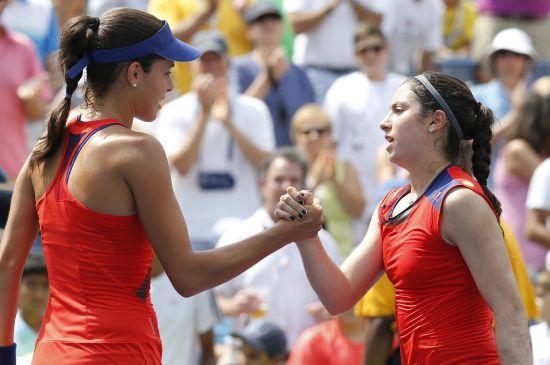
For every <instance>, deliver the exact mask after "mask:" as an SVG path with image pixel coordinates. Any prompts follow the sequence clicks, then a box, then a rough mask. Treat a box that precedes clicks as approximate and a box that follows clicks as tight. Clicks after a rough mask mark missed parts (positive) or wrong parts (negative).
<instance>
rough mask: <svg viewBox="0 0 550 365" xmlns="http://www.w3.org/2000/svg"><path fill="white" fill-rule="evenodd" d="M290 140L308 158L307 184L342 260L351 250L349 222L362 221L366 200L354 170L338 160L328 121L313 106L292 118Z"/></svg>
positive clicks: (324, 115) (350, 226) (317, 107)
mask: <svg viewBox="0 0 550 365" xmlns="http://www.w3.org/2000/svg"><path fill="white" fill-rule="evenodd" d="M291 131H292V140H293V141H294V143H295V144H296V147H297V148H298V149H299V150H301V151H302V152H303V153H304V155H305V156H306V157H307V158H308V160H309V163H310V164H311V168H310V170H309V175H308V177H307V184H308V186H309V187H310V188H311V189H312V190H313V194H314V195H315V196H316V197H318V198H319V199H320V201H321V204H322V205H323V207H324V208H323V216H324V218H325V227H326V229H327V231H328V232H329V233H330V234H331V235H332V236H333V237H334V238H335V239H336V242H337V243H338V249H339V251H340V254H341V255H342V257H347V256H348V255H349V254H350V252H351V250H352V248H353V243H354V241H353V231H352V229H353V227H352V220H353V219H357V218H359V217H361V214H362V213H363V209H365V198H364V197H363V192H362V190H361V182H360V181H359V175H358V174H357V170H356V169H355V167H353V165H352V164H351V163H350V162H347V161H340V160H338V157H337V154H336V148H335V146H334V143H333V142H332V137H331V121H330V118H329V117H328V115H327V114H326V113H325V111H324V110H323V109H322V108H321V107H319V106H318V105H315V104H306V105H304V106H303V107H301V108H300V109H298V111H297V112H296V114H295V115H294V117H293V118H292V126H291Z"/></svg>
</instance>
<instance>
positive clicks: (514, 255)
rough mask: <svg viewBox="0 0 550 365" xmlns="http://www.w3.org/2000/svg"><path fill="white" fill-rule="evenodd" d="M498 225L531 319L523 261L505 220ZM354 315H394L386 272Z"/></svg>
mask: <svg viewBox="0 0 550 365" xmlns="http://www.w3.org/2000/svg"><path fill="white" fill-rule="evenodd" d="M500 225H501V227H502V230H503V231H504V242H505V244H506V249H507V250H508V255H509V257H510V263H511V265H512V271H513V272H514V276H515V278H516V282H517V284H518V289H519V294H520V296H521V300H522V302H523V306H524V308H525V312H526V313H527V319H528V320H529V321H532V320H534V319H536V318H537V317H538V316H539V313H538V310H537V306H536V303H535V293H534V290H533V285H532V284H531V281H530V280H529V276H528V275H527V269H526V268H525V262H524V261H523V258H522V257H521V253H520V249H519V246H518V242H517V240H516V237H515V236H514V233H513V232H512V230H511V229H510V227H509V226H508V224H506V223H505V222H503V221H501V222H500ZM355 315H356V316H359V317H395V288H394V287H393V285H392V283H391V282H390V280H389V279H388V277H387V275H386V274H384V275H383V276H382V277H381V278H380V279H379V280H378V281H377V282H376V284H374V286H373V287H372V288H371V289H370V290H369V291H368V292H367V294H365V296H364V297H363V298H362V299H361V300H360V301H359V303H357V305H356V306H355Z"/></svg>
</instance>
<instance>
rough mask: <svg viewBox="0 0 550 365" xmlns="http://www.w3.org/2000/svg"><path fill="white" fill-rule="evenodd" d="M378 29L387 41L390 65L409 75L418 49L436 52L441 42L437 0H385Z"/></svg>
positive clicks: (440, 11)
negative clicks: (379, 28)
mask: <svg viewBox="0 0 550 365" xmlns="http://www.w3.org/2000/svg"><path fill="white" fill-rule="evenodd" d="M384 5H385V8H384V11H383V18H382V30H383V31H384V34H385V35H386V37H387V38H388V44H389V45H390V50H391V56H390V68H391V70H392V71H394V72H398V73H401V74H404V75H409V74H411V72H412V71H413V66H415V65H418V64H419V62H420V53H421V51H422V50H424V51H428V52H436V51H437V50H438V49H439V48H441V47H442V46H443V13H444V9H443V4H442V1H441V0H386V2H385V4H384Z"/></svg>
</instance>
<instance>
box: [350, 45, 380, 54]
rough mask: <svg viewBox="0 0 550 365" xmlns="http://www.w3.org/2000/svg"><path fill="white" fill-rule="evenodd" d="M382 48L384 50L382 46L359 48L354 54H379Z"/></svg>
mask: <svg viewBox="0 0 550 365" xmlns="http://www.w3.org/2000/svg"><path fill="white" fill-rule="evenodd" d="M383 48H384V46H382V45H379V44H377V45H376V46H370V47H362V48H359V49H357V50H356V52H357V53H361V54H367V53H370V52H373V53H379V52H380V51H381V50H382V49H383Z"/></svg>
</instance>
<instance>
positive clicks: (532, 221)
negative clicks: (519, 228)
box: [525, 209, 550, 249]
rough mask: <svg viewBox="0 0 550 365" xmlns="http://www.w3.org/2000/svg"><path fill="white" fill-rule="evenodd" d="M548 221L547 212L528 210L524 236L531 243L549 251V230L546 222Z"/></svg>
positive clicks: (548, 214) (549, 216)
mask: <svg viewBox="0 0 550 365" xmlns="http://www.w3.org/2000/svg"><path fill="white" fill-rule="evenodd" d="M549 219H550V212H549V211H547V210H538V209H529V210H527V217H526V220H525V234H526V235H527V238H529V239H530V240H531V241H534V242H536V243H538V244H539V245H542V246H544V247H546V248H548V249H550V229H548V228H547V225H546V222H547V221H548V220H549Z"/></svg>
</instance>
